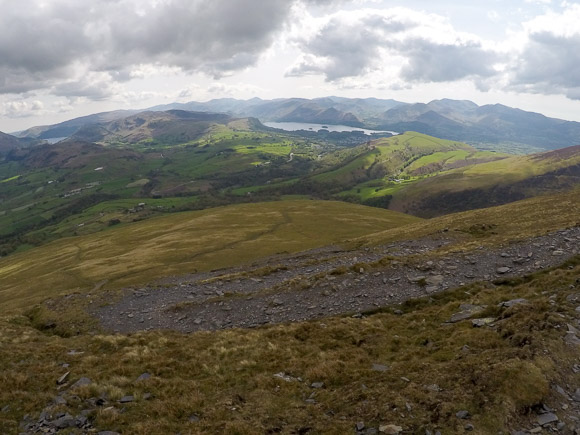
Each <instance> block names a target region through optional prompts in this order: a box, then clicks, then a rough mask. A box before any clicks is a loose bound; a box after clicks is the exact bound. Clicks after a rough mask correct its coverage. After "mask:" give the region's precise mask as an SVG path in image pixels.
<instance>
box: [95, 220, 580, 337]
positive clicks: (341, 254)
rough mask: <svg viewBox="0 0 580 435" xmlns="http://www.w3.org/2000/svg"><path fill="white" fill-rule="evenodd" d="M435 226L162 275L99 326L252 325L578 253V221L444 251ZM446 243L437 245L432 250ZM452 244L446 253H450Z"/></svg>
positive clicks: (421, 291)
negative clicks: (355, 245)
mask: <svg viewBox="0 0 580 435" xmlns="http://www.w3.org/2000/svg"><path fill="white" fill-rule="evenodd" d="M452 244H453V239H452V238H451V237H448V236H446V235H445V233H441V234H440V235H437V236H433V237H429V238H425V239H421V240H414V241H404V242H399V243H393V244H389V245H385V246H378V247H373V248H370V249H369V248H365V249H360V250H351V251H344V250H341V249H339V248H333V247H330V248H325V249H318V250H313V251H308V252H304V253H301V254H296V255H289V256H280V257H274V258H270V259H268V260H266V261H264V262H261V263H256V264H254V265H252V266H245V267H242V268H232V269H226V270H220V271H216V272H212V273H199V274H192V275H186V276H180V277H170V278H166V279H164V280H162V281H160V282H158V283H156V284H155V285H150V286H145V287H141V288H136V289H126V290H124V292H123V295H122V297H121V298H120V299H119V300H118V301H116V302H114V303H111V304H109V305H106V306H102V307H94V308H93V309H92V311H91V314H93V315H94V316H96V317H97V318H98V319H99V320H100V322H101V325H102V327H103V328H104V329H105V330H107V331H110V332H121V333H130V332H136V331H142V330H152V329H173V330H177V331H182V332H193V331H199V330H216V329H224V328H236V327H242V328H247V327H256V326H259V325H263V324H269V323H282V322H295V321H302V320H307V319H314V318H321V317H325V316H331V315H337V314H345V313H353V314H356V313H361V312H364V311H368V310H371V309H374V308H377V307H384V306H388V305H393V304H397V303H400V302H403V301H405V300H407V299H411V298H416V297H420V296H424V295H428V294H432V293H436V292H439V291H442V290H445V289H449V288H454V287H458V286H461V285H464V284H468V283H471V282H477V281H489V282H493V281H495V280H497V279H499V278H501V277H511V276H520V275H525V274H529V273H531V272H534V271H536V270H540V269H543V268H546V267H550V266H554V265H558V264H561V263H562V262H564V261H565V260H566V259H568V258H570V257H572V256H574V255H576V254H578V253H579V252H580V227H574V228H570V229H565V230H560V231H557V232H554V233H551V234H547V235H544V236H541V237H536V238H533V239H530V240H526V241H523V242H519V243H514V244H510V245H509V246H504V247H499V248H494V249H484V248H483V247H480V248H476V249H474V250H471V251H468V252H467V251H452V250H451V251H450V250H449V247H450V246H452ZM442 249H446V252H447V253H446V254H443V255H442V254H439V252H438V251H440V250H442ZM449 252H451V253H449Z"/></svg>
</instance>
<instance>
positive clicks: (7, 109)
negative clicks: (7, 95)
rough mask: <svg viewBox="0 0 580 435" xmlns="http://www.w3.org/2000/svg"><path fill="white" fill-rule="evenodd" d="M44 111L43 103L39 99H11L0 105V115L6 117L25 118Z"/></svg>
mask: <svg viewBox="0 0 580 435" xmlns="http://www.w3.org/2000/svg"><path fill="white" fill-rule="evenodd" d="M44 113H45V110H44V104H43V103H42V102H41V101H39V100H31V101H24V100H13V101H7V102H4V103H2V104H1V105H0V115H2V116H5V117H7V118H27V117H30V116H38V115H42V114H44Z"/></svg>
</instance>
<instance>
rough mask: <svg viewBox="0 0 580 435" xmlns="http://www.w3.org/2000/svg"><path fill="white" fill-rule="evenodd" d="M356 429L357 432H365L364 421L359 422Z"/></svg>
mask: <svg viewBox="0 0 580 435" xmlns="http://www.w3.org/2000/svg"><path fill="white" fill-rule="evenodd" d="M355 427H356V430H358V431H359V432H360V431H361V430H364V428H365V424H364V423H363V422H362V421H359V422H357V424H356V425H355Z"/></svg>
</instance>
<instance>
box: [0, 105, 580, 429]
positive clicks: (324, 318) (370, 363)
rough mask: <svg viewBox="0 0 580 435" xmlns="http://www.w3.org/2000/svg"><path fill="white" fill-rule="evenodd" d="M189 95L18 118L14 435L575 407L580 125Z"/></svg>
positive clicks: (296, 424)
mask: <svg viewBox="0 0 580 435" xmlns="http://www.w3.org/2000/svg"><path fill="white" fill-rule="evenodd" d="M233 103H234V102H232V101H229V100H228V101H222V102H221V103H220V104H222V106H219V105H218V103H217V102H216V103H214V104H216V106H215V107H216V108H217V107H218V106H219V107H222V109H221V110H224V111H226V107H230V106H229V105H231V104H233ZM254 103H256V105H255V107H254V108H253V109H252V110H254V112H252V113H253V114H257V113H260V110H264V111H266V107H267V108H268V110H274V109H273V106H272V105H269V106H268V105H266V106H263V107H262V108H261V109H260V106H261V104H262V103H259V102H256V101H255V102H254ZM258 103H259V104H258ZM279 103H280V104H281V106H279V107H278V109H276V110H278V112H276V111H272V112H270V113H272V114H275V113H278V115H276V116H279V117H280V118H282V119H287V120H294V121H296V122H303V121H304V119H300V117H299V116H298V114H299V113H300V111H301V110H302V109H303V107H302V108H300V107H301V105H302V104H306V103H305V102H304V101H293V102H292V104H290V105H286V106H285V107H286V109H282V106H283V105H284V104H287V103H288V102H279ZM282 103H284V104H282ZM338 103H340V105H341V107H342V108H343V109H344V110H347V108H348V107H352V104H353V102H352V101H346V100H340V101H338V100H336V99H329V100H328V101H326V102H317V103H316V104H319V105H324V104H326V105H332V106H333V107H334V105H336V104H338ZM371 103H372V104H371ZM240 104H241V103H240ZM276 104H278V103H276ZM369 104H371V105H374V106H373V107H375V110H376V108H377V107H379V106H381V105H383V104H391V103H387V102H380V101H375V102H370V101H359V102H357V105H358V106H357V107H358V109H357V110H358V111H357V115H356V116H357V117H358V116H361V117H363V116H371V115H370V113H371V112H372V110H370V106H369ZM392 104H393V106H392V107H391V108H390V109H387V110H389V111H392V110H396V109H397V108H398V109H397V110H400V111H403V112H404V113H407V112H405V111H404V110H403V108H405V107H406V109H405V110H407V111H412V112H413V113H415V112H416V111H417V110H418V109H417V108H410V107H408V106H397V105H396V104H398V103H396V102H393V103H392ZM306 105H307V108H308V110H309V111H310V112H308V113H310V114H311V119H310V118H309V119H310V120H311V121H319V122H325V123H328V124H330V122H328V121H332V120H335V121H336V120H337V117H338V118H339V119H338V120H339V121H340V122H345V123H346V124H352V125H353V126H354V127H355V129H357V128H361V127H360V125H359V124H357V121H355V119H354V118H353V117H351V116H350V115H349V116H346V115H344V114H338V115H337V113H336V110H338V109H336V108H334V110H330V108H329V107H326V108H323V109H322V110H321V111H318V112H316V113H317V115H316V116H314V115H312V114H313V113H314V112H315V111H317V110H318V109H317V107H316V106H315V105H313V104H311V103H308V104H306ZM431 106H433V107H435V108H439V109H441V107H447V110H448V111H449V110H450V109H449V107H448V106H453V107H455V105H454V104H451V103H446V104H443V103H441V102H440V103H439V104H432V105H431ZM463 106H465V107H467V108H469V110H471V111H475V112H478V111H479V109H477V108H474V107H472V106H470V105H469V104H467V103H465V104H463ZM239 107H241V106H239ZM433 107H432V108H433ZM289 108H291V109H292V111H291V112H287V111H288V110H290V109H289ZM167 109H168V110H166V111H163V110H157V111H156V110H147V111H144V112H136V111H130V112H114V113H113V112H112V113H107V114H96V115H94V116H90V117H85V118H83V119H77V120H72V121H71V122H68V123H63V124H62V125H57V126H45V127H38V128H34V129H31V130H28V131H27V132H23V133H22V134H21V136H22V137H20V138H18V137H13V136H8V135H6V136H7V138H5V137H0V140H2V142H1V143H2V144H5V146H3V147H0V155H1V159H0V174H2V175H1V176H0V255H2V257H1V258H0V300H1V301H2V304H1V305H0V346H1V347H2V350H3V352H2V353H1V354H0V366H1V367H2V371H1V372H0V381H1V383H2V385H5V386H6V388H3V389H1V390H0V410H1V411H0V427H1V428H3V429H4V428H6V429H5V430H6V431H7V433H15V432H17V431H21V432H23V433H36V432H38V431H40V432H42V431H44V432H47V431H48V433H67V431H68V433H99V431H113V432H114V433H171V432H179V431H184V430H186V431H187V432H188V433H200V434H201V433H239V434H253V433H288V434H290V433H304V434H306V433H313V434H314V433H356V434H357V435H358V434H372V433H395V434H399V433H436V432H437V431H440V433H461V432H464V431H465V430H467V429H465V428H466V427H467V425H468V424H469V425H471V426H472V429H470V430H473V431H474V433H481V434H487V433H497V432H498V431H499V430H505V429H506V428H509V429H510V430H515V431H517V430H520V429H521V430H532V429H534V428H539V429H540V430H551V429H554V430H555V429H556V428H557V427H558V426H557V424H558V423H564V424H565V425H566V427H570V428H571V427H574V425H575V424H576V423H575V422H576V421H577V419H578V418H580V406H579V403H580V402H578V400H576V397H577V394H578V388H580V380H579V379H578V372H580V369H578V368H579V367H580V361H578V359H577V346H578V343H580V333H579V332H578V329H580V327H579V328H577V327H576V325H577V324H578V322H579V321H580V320H579V319H578V314H577V312H578V307H577V305H578V301H580V299H579V298H578V294H577V286H578V277H579V276H580V275H579V267H580V266H579V255H580V252H579V250H578V246H580V231H579V224H580V222H579V220H578V216H580V208H579V207H580V191H579V190H578V189H579V187H578V186H579V185H580V172H579V171H580V169H579V168H580V148H579V147H578V146H574V144H573V143H570V144H568V146H566V147H562V148H559V149H554V150H551V149H550V148H551V147H552V146H553V145H552V142H550V143H549V144H548V142H546V146H545V147H543V148H542V147H539V148H538V149H535V151H537V152H534V153H528V154H512V153H510V152H513V151H514V150H515V149H516V148H517V147H516V148H513V147H512V148H510V147H499V148H500V149H501V151H499V150H498V149H496V148H494V147H487V146H481V144H479V145H478V146H474V145H472V144H471V145H470V144H468V143H466V142H462V141H460V140H458V139H454V138H449V137H448V138H445V139H443V138H440V137H435V136H430V135H428V134H425V133H421V132H419V131H414V130H408V129H402V130H400V131H401V133H400V134H392V132H383V133H381V134H380V135H376V134H375V135H372V136H369V135H364V134H362V133H360V132H356V131H355V132H352V133H351V132H337V131H335V132H333V131H326V130H330V128H329V129H321V130H322V131H314V130H312V131H311V130H302V131H283V130H279V129H273V128H270V127H268V126H266V125H264V124H262V122H261V120H259V119H258V118H254V117H242V116H234V115H233V114H232V113H229V114H225V113H212V112H190V111H187V110H183V109H184V107H178V108H167ZM216 110H217V109H216ZM240 110H241V109H240ZM341 110H342V109H341ZM353 110H354V109H353ZM419 112H421V110H419ZM283 113H286V114H285V115H284V114H283ZM290 113H293V115H292V116H290ZM305 113H306V112H305ZM345 113H346V112H345ZM421 113H424V112H421ZM478 113H479V112H478ZM510 113H511V112H510ZM363 114H366V115H363ZM331 115H332V116H331ZM304 116H305V117H306V115H304ZM405 116H407V115H405ZM449 116H451V115H449ZM474 116H475V115H474ZM306 118H307V117H306ZM260 119H261V118H260ZM405 119H406V118H405V117H404V116H403V114H401V115H400V122H401V123H402V122H406V121H404V120H405ZM284 122H285V121H284ZM377 122H378V121H377ZM325 125H326V124H325ZM365 125H368V124H365ZM375 125H378V124H375ZM398 125H399V126H401V125H403V124H398ZM415 125H417V124H415ZM327 127H328V126H327ZM397 131H399V130H397ZM51 132H52V133H51ZM54 134H60V135H61V136H59V137H62V135H66V139H65V140H62V141H59V142H57V143H54V144H48V143H42V142H40V141H41V140H42V139H43V138H45V139H50V138H51V137H53V136H52V135H54ZM469 142H470V143H471V142H474V143H477V140H474V141H469ZM526 146H527V145H526ZM525 149H526V150H528V151H530V150H531V148H525ZM520 151H521V149H520ZM8 349H9V351H4V350H8ZM28 373H35V376H34V377H32V376H28V375H27V374H28ZM514 378H515V379H517V388H514V383H513V382H514ZM55 381H56V384H55ZM184 398H187V400H184ZM564 405H566V407H564ZM546 409H549V410H550V411H546ZM465 413H467V414H465ZM457 415H462V416H464V415H467V416H468V417H467V418H463V417H461V418H460V417H458V416H457ZM548 415H549V416H550V418H551V415H554V416H555V418H556V420H553V419H552V420H550V421H549V422H547V423H544V419H546V418H547V416H548ZM152 417H153V418H152ZM465 420H467V422H466V421H465ZM556 422H557V423H556ZM102 433H106V432H102Z"/></svg>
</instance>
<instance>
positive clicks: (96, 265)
mask: <svg viewBox="0 0 580 435" xmlns="http://www.w3.org/2000/svg"><path fill="white" fill-rule="evenodd" d="M416 221H418V219H417V218H414V217H412V216H407V215H403V214H400V213H396V212H391V211H387V210H381V209H376V208H370V207H363V206H358V205H352V204H345V203H340V202H330V201H329V202H321V201H304V200H297V201H282V202H272V203H262V204H244V205H235V206H228V207H221V208H215V209H209V210H204V211H199V212H186V213H178V214H173V215H169V216H164V217H159V218H152V219H149V220H147V221H143V222H139V223H134V224H131V225H120V226H116V227H113V228H111V229H109V230H107V231H103V232H100V233H96V234H91V235H88V236H83V237H76V238H66V239H61V240H58V241H55V242H52V243H50V244H48V245H45V246H42V247H39V248H35V249H32V250H29V251H27V252H23V253H19V254H15V255H12V256H10V257H6V258H3V259H0V283H1V284H0V296H1V299H2V301H3V303H2V310H11V309H15V308H22V307H25V306H27V305H29V304H31V303H35V302H38V301H40V300H42V299H43V298H46V297H50V296H52V295H55V294H57V293H60V292H63V291H68V292H70V291H74V290H81V291H90V290H91V289H92V288H93V287H94V286H96V285H97V284H98V283H100V282H102V281H104V280H106V281H107V285H106V286H107V287H108V288H115V287H118V286H125V285H134V284H138V283H145V282H147V281H150V280H153V279H156V278H161V277H163V276H167V275H171V274H178V273H188V272H191V271H194V270H200V271H203V270H211V269H216V268H221V267H226V266H232V265H238V264H243V263H247V262H251V261H253V260H256V259H258V258H262V257H266V256H269V255H273V254H277V253H282V252H296V251H301V250H306V249H310V248H315V247H320V246H326V245H329V244H333V243H339V242H342V241H344V240H345V239H349V238H354V237H359V236H362V235H365V234H369V233H372V232H376V231H377V230H380V229H388V228H393V227H395V226H401V225H405V224H408V223H412V222H416Z"/></svg>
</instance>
